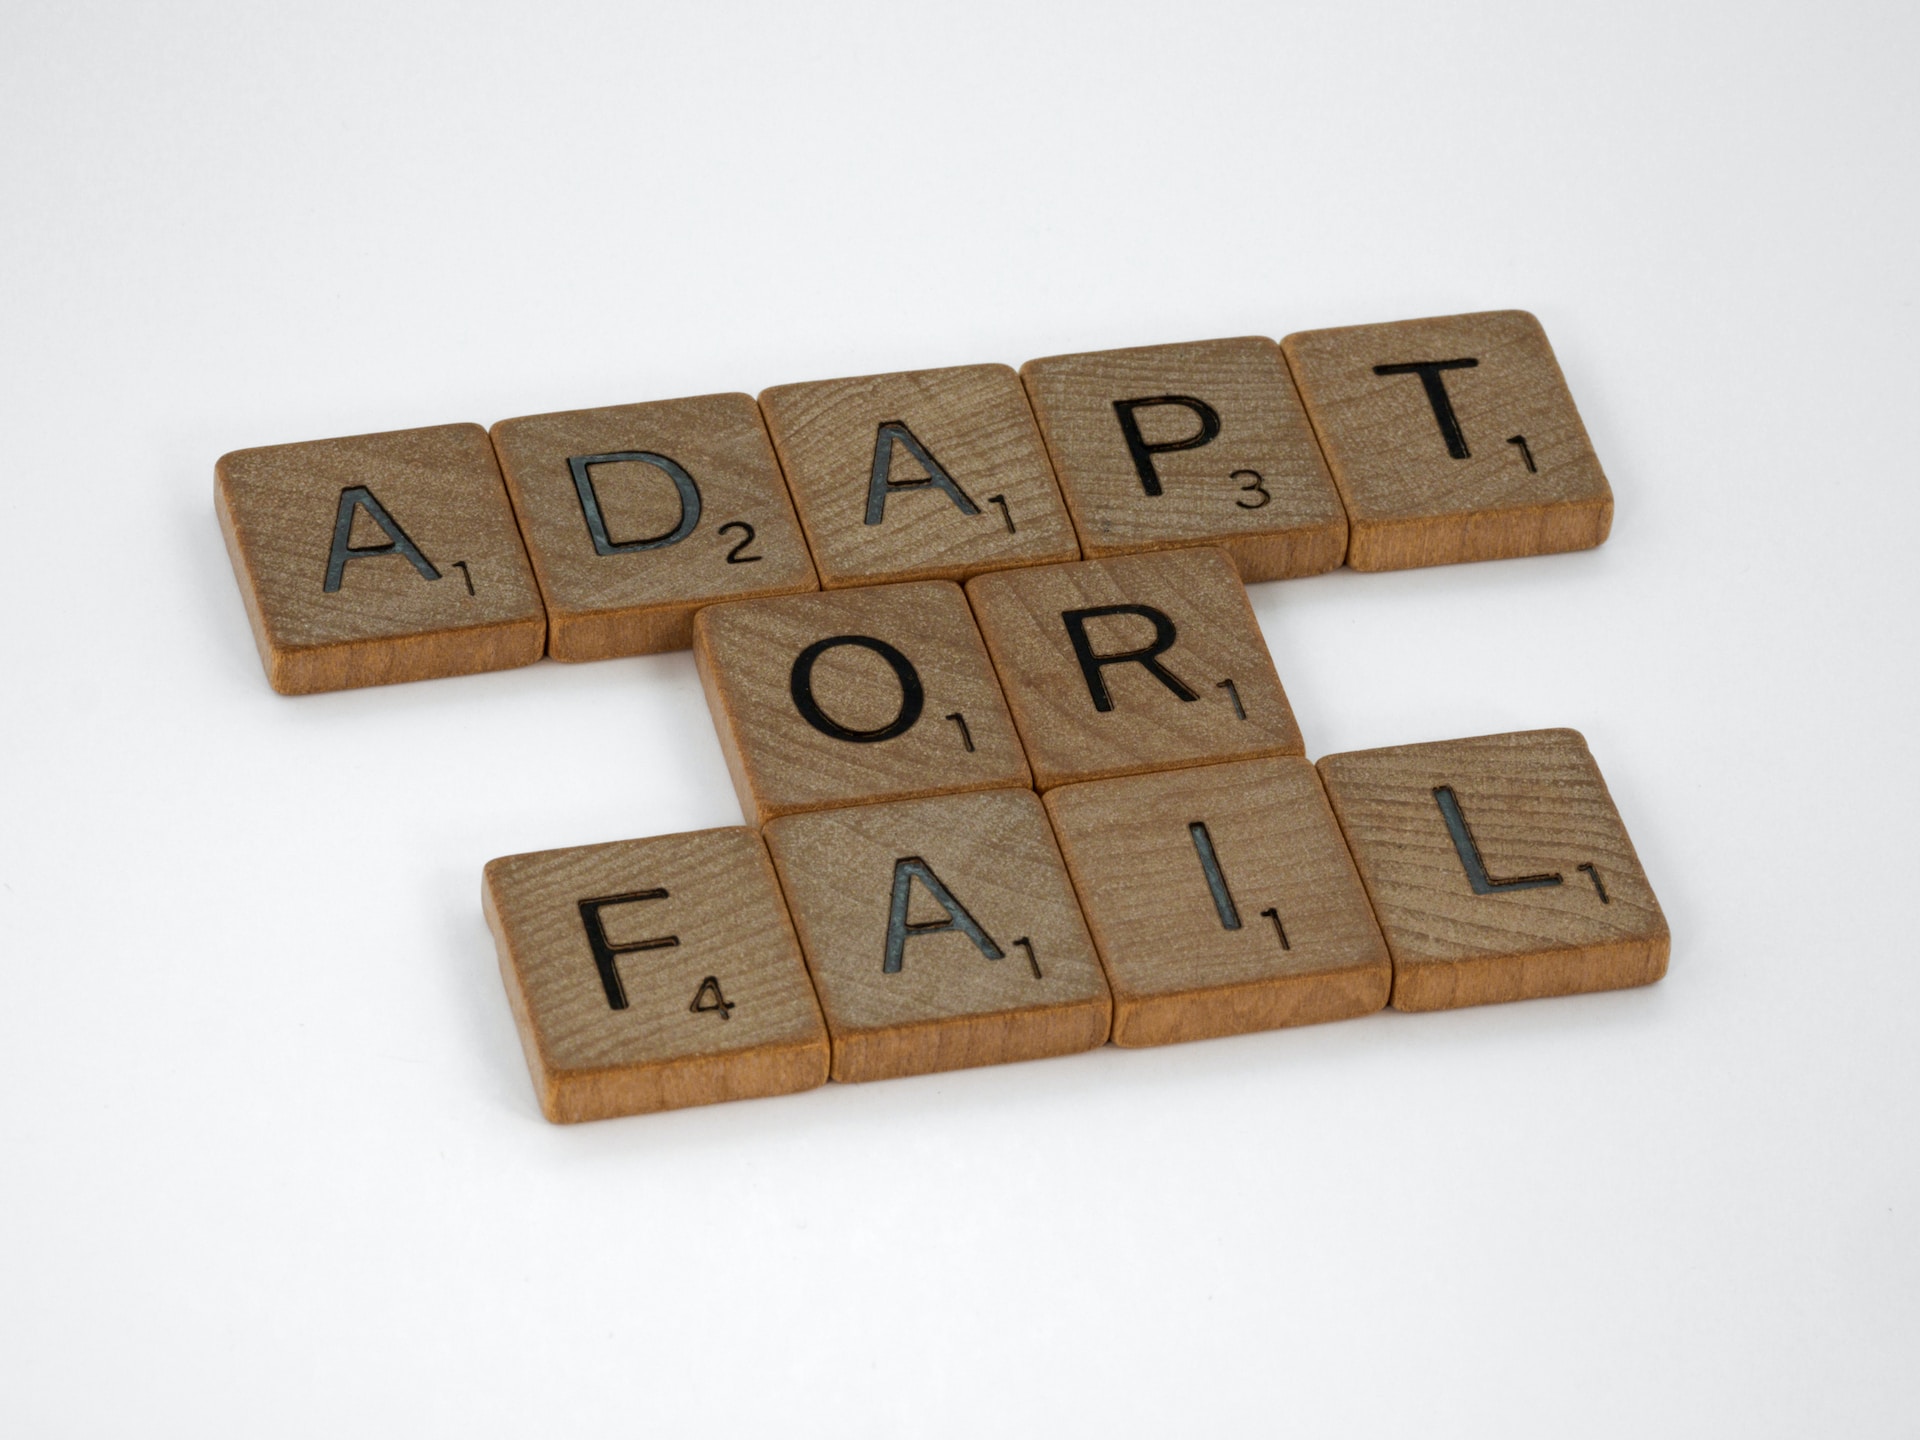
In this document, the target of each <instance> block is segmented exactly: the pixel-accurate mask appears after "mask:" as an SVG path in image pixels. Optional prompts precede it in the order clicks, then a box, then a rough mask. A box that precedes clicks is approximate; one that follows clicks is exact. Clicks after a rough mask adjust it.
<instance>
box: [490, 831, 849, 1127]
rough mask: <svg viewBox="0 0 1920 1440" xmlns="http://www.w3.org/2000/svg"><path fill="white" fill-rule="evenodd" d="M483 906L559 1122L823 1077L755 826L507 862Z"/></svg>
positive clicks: (782, 911)
mask: <svg viewBox="0 0 1920 1440" xmlns="http://www.w3.org/2000/svg"><path fill="white" fill-rule="evenodd" d="M482 900H483V904H484V907H485V909H486V914H487V924H488V925H489V926H490V927H492V930H493V936H494V942H495V944H496V945H497V946H498V947H499V951H500V974H501V976H502V978H503V979H505V981H506V985H507V996H508V999H509V1000H510V1001H511V1002H512V1005H513V1016H514V1019H515V1021H516V1022H518V1024H519V1026H520V1042H521V1044H522V1046H524V1048H525V1049H526V1052H527V1066H528V1068H529V1069H530V1070H531V1071H532V1072H533V1083H534V1088H535V1089H536V1090H537V1091H538V1092H539V1096H540V1108H541V1110H543V1111H544V1112H545V1114H546V1117H547V1118H548V1119H549V1120H554V1121H560V1122H568V1121H574V1120H603V1119H606V1118H608V1117H610V1116H614V1115H638V1114H642V1113H645V1112H647V1111H650V1110H671V1109H675V1108H678V1107H679V1106H682V1105H706V1104H709V1103H711V1102H713V1101H716V1100H746V1099H751V1098H753V1097H755V1096H759V1095H784V1094H786V1093H788V1092H790V1091H794V1090H807V1089H811V1088H812V1087H814V1086H816V1085H822V1084H825V1083H826V1078H827V1057H828V1050H827V1032H826V1027H825V1025H824V1024H823V1023H822V1021H821V1018H820V1007H819V1005H818V1003H817V1002H816V1001H815V1000H814V995H813V986H812V983H811V982H810V981H809V980H808V979H807V971H806V966H805V964H804V963H803V962H802V960H801V957H800V947H799V945H798V944H797V943H796V942H795V939H794V934H793V926H792V925H791V924H790V923H789V921H788V919H787V908H786V903H785V901H784V900H782V899H781V896H780V887H779V882H778V881H777V880H776V879H775V878H774V873H773V866H772V865H771V864H770V863H769V862H768V860H767V852H766V849H765V847H764V846H763V845H762V844H761V843H760V837H759V836H758V835H756V834H754V832H753V831H751V830H747V829H744V828H741V827H737V826H736V827H733V828H731V829H725V830H700V831H696V832H694V833H693V834H689V835H661V836H656V837H654V838H653V839H650V840H622V841H617V842H615V843H614V844H611V845H582V846H579V847H577V848H575V849H569V850H543V851H540V852H538V853H536V854H531V855H509V856H507V857H506V858H504V859H500V860H495V861H492V862H491V863H490V864H488V866H487V868H486V878H485V883H484V885H483V888H482Z"/></svg>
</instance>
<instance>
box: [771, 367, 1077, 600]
mask: <svg viewBox="0 0 1920 1440" xmlns="http://www.w3.org/2000/svg"><path fill="white" fill-rule="evenodd" d="M760 408H761V410H762V411H763V412H764V413H765V415H766V417H767V429H768V430H769V432H771V434H772V435H773V443H774V448H775V449H776V450H778V451H779V454H780V464H781V465H782V467H784V469H785V470H786V475H787V484H788V485H789V486H790V487H791V489H792V491H793V499H794V504H795V505H796V506H797V507H798V508H799V511H800V523H801V524H802V525H803V526H804V527H805V528H806V532H807V540H808V542H809V544H810V545H811V546H812V547H813V559H814V563H815V564H816V565H817V566H818V567H819V570H820V583H821V585H823V586H824V587H825V588H827V589H829V590H834V589H838V588H840V587H842V586H848V585H873V584H878V583H880V582H883V581H889V580H922V579H943V580H964V579H965V578H966V577H967V576H969V575H977V574H979V573H981V572H982V571H985V570H1000V569H1005V568H1006V567H1008V566H1013V565H1038V564H1042V563H1044V562H1046V561H1050V560H1074V559H1078V558H1079V555H1080V547H1079V544H1078V542H1077V541H1076V540H1075V539H1074V534H1073V522H1072V521H1071V520H1070V519H1068V517H1067V508H1066V506H1065V505H1064V504H1063V503H1062V502H1061V499H1060V489H1059V487H1058V486H1057V485H1056V484H1055V483H1054V479H1053V469H1052V467H1051V466H1050V465H1049V464H1048V463H1047V450H1046V446H1045V445H1043V444H1042V443H1041V441H1040V432H1039V430H1038V429H1037V428H1036V427H1035V425H1034V423H1033V411H1032V410H1031V408H1029V406H1028V405H1027V397H1026V392H1025V391H1024V390H1022V389H1021V388H1020V377H1019V376H1018V375H1016V374H1014V372H1013V371H1012V370H1010V369H1008V368H1007V367H1006V366H1005V365H962V366H956V367H954V368H953V369H949V370H917V371H913V372H910V373H907V374H899V375H867V376H862V377H859V378H857V379H850V380H817V381H810V382H807V383H805V384H800V385H776V386H774V387H773V388H772V389H770V390H766V391H763V392H762V393H761V395H760Z"/></svg>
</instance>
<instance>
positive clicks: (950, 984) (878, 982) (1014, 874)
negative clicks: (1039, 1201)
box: [766, 790, 1109, 1080]
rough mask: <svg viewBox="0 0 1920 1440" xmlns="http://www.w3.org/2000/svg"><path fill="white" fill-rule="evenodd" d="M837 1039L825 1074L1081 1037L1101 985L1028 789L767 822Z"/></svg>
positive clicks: (1095, 1023)
mask: <svg viewBox="0 0 1920 1440" xmlns="http://www.w3.org/2000/svg"><path fill="white" fill-rule="evenodd" d="M766 836H767V845H768V847H769V848H770V849H771V850H772V851H773V860H774V864H775V865H777V866H778V867H779V870H780V883H781V884H782V885H783V886H784V887H785V889H786V893H787V903H788V905H789V906H790V908H791V910H792V914H793V921H794V925H795V927H796V928H797V929H798V930H799V932H800V943H801V946H802V947H803V948H804V949H805V951H806V956H807V967H808V969H809V970H810V971H811V972H812V974H813V983H814V988H815V989H816V990H817V991H818V992H819V995H820V1007H821V1009H822V1010H823V1011H825V1013H826V1017H827V1029H828V1031H829V1033H830V1034H831V1035H832V1037H833V1078H834V1079H836V1080H884V1079H889V1078H891V1077H894V1076H899V1075H920V1074H925V1073H926V1072H928V1071H933V1070H957V1069H961V1068H963V1067H965V1066H969V1065H998V1064H1002V1063H1004V1062H1007V1061H1012V1060H1034V1059H1038V1058H1040V1057H1041V1056H1044V1055H1065V1054H1068V1053H1070V1052H1072V1051H1076V1050H1091V1049H1093V1048H1094V1047H1095V1046H1097V1045H1100V1044H1102V1043H1103V1042H1104V1041H1105V1040H1106V1038H1107V1025H1108V1020H1109V1003H1108V998H1107V982H1106V980H1105V979H1104V978H1103V977H1102V975H1101V971H1100V961H1099V959H1098V957H1097V956H1096V955H1095V954H1094V949H1093V942H1092V940H1091V939H1089V938H1088V935H1087V927H1086V925H1085V923H1084V922H1083V921H1082V920H1081V918H1080V907H1079V905H1078V904H1077V903H1075V901H1074V897H1073V886H1072V885H1071V884H1070V883H1069V881H1068V879H1067V872H1066V867H1065V866H1063V865H1062V864H1061V862H1060V852H1059V849H1058V848H1057V847H1056V846H1055V844H1054V840H1053V832H1052V830H1051V829H1049V828H1048V825H1047V817H1046V813H1045V812H1044V811H1043V810H1042V809H1041V808H1040V801H1039V799H1038V798H1037V797H1036V796H1035V795H1034V793H1033V792H1032V791H1031V790H996V791H991V792H988V793H986V794H981V795H954V796H943V797H941V798H938V799H932V800H905V801H897V802H894V803H892V804H887V805H862V806H858V807H855V808H852V809H846V810H822V811H815V812H814V813H812V814H808V815H793V816H789V817H787V818H785V819H781V820H775V821H774V822H773V823H772V824H770V825H768V826H767V830H766Z"/></svg>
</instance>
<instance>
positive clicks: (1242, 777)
mask: <svg viewBox="0 0 1920 1440" xmlns="http://www.w3.org/2000/svg"><path fill="white" fill-rule="evenodd" d="M1046 805H1047V813H1048V814H1049V815H1050V816H1052V817H1053V826H1054V832H1055V834H1056V835H1058V836H1059V839H1060V849H1061V851H1062V853H1063V854H1064V855H1065V856H1066V860H1067V868H1068V870H1069V871H1070V872H1071V873H1072V875H1073V885H1074V889H1075V891H1077V892H1078V894H1079V896H1080V905H1081V909H1082V910H1083V911H1084V912H1085V914H1086V917H1087V924H1088V925H1089V926H1090V927H1091V929H1092V931H1093V936H1094V940H1095V941H1096V942H1097V943H1098V945H1099V947H1100V959H1101V962H1102V963H1103V964H1104V965H1105V966H1106V971H1107V981H1108V983H1109V984H1110V985H1111V986H1112V988H1113V1043H1114V1044H1116V1045H1128V1046H1131V1045H1165V1044H1169V1043H1172V1042H1175V1041H1181V1040H1204V1039H1207V1038H1209V1037H1211V1036H1215V1035H1238V1034H1242V1033H1244V1032H1246V1031H1250V1030H1272V1029H1275V1028H1277V1027H1279V1026H1283V1025H1310V1024H1314V1023H1316V1022H1318V1021H1322V1020H1344V1019H1347V1018H1349V1017H1351V1016H1355V1015H1366V1014H1370V1013H1372V1012H1373V1011H1375V1010H1378V1009H1379V1008H1380V1007H1381V1006H1383V1005H1385V1004H1386V1003H1387V992H1388V990H1389V988H1390V987H1391V985H1392V980H1393V967H1392V964H1391V962H1390V961H1389V959H1388V956H1387V947H1386V943H1385V942H1384V941H1383V940H1382V939H1381V938H1380V927H1379V926H1378V925H1377V924H1375V923H1374V918H1373V909H1372V907H1371V906H1370V905H1369V904H1368V903H1367V892H1366V891H1365V890H1364V889H1363V888H1362V887H1361V884H1360V877H1359V876H1358V875H1357V874H1355V873H1354V868H1353V859H1352V857H1351V856H1349V855H1348V853H1347V846H1346V842H1345V841H1344V840H1342V839H1341V838H1340V827H1339V826H1338V825H1337V824H1336V823H1335V822H1334V818H1333V811H1332V810H1330V809H1329V808H1328V807H1327V798H1326V795H1325V793H1324V792H1323V791H1322V790H1321V788H1320V779H1319V777H1318V776H1317V775H1316V774H1315V773H1314V768H1313V766H1312V765H1311V764H1310V763H1308V761H1307V760H1306V759H1304V758H1302V757H1298V756H1280V757H1276V758H1273V759H1266V760H1242V761H1236V762H1234V763H1233V764H1228V765H1202V766H1197V767H1195V768H1193V769H1188V770H1171V771H1163V772H1161V773H1159V774H1156V775H1132V776H1128V777H1126V778H1124V779H1120V780H1096V781H1093V782H1091V783H1089V784H1084V785H1063V786H1061V787H1060V788H1059V789H1057V790H1050V791H1048V792H1047V799H1046Z"/></svg>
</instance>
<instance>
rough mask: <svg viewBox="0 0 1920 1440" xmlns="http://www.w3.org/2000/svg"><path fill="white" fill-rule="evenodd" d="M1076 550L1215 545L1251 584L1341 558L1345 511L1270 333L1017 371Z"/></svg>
mask: <svg viewBox="0 0 1920 1440" xmlns="http://www.w3.org/2000/svg"><path fill="white" fill-rule="evenodd" d="M1020 378H1021V380H1022V381H1024V382H1025V383H1026V387H1027V395H1028V397H1029V398H1030V399H1031V400H1032V401H1033V412H1034V415H1035V416H1036V417H1037V418H1038V420H1039V422H1040V433H1041V435H1042V436H1044V437H1045V439H1046V442H1047V453H1048V454H1049V455H1051V456H1052V458H1053V470H1054V474H1055V475H1057V476H1058V477H1059V480H1060V489H1061V492H1062V494H1064V495H1065V497H1066V501H1067V508H1068V510H1069V511H1071V512H1072V515H1073V523H1074V528H1075V529H1076V530H1077V531H1079V534H1080V550H1081V553H1082V554H1084V555H1085V556H1087V558H1089V559H1093V558H1096V557H1099V556H1103V555H1123V554H1126V553H1128V552H1130V551H1137V550H1161V549H1167V548H1169V547H1173V546H1182V545H1218V546H1220V547H1221V548H1222V549H1223V550H1225V551H1226V552H1227V554H1228V555H1230V556H1232V557H1233V561H1234V564H1236V565H1237V566H1238V567H1239V569H1240V578H1241V579H1243V580H1246V581H1249V582H1251V581H1254V580H1282V579H1285V578H1287V577H1288V576H1293V575H1317V574H1319V573H1320V572H1321V571H1323V570H1332V569H1334V568H1336V567H1337V566H1338V565H1339V564H1340V562H1341V561H1342V560H1343V559H1345V558H1346V554H1347V512H1346V510H1345V509H1344V508H1343V507H1342V506H1341V504H1340V495H1339V492H1338V491H1336V490H1335V489H1334V488H1333V479H1332V477H1331V476H1329V475H1328V474H1327V466H1326V462H1325V461H1324V460H1322V459H1321V458H1320V446H1319V443H1318V442H1317V441H1316V440H1315V439H1314V438H1313V427H1312V426H1311V425H1309V424H1308V423H1307V416H1306V411H1304V410H1303V409H1302V408H1301V406H1300V396H1299V394H1298V392H1296V391H1295V389H1294V386H1293V377H1292V376H1291V375H1290V374H1289V373H1288V372H1287V363H1286V360H1285V359H1284V358H1283V357H1282V356H1281V354H1280V347H1279V346H1278V345H1275V344H1274V343H1273V341H1271V340H1268V339H1266V338H1265V337H1264V336H1258V335H1250V336H1246V337H1244V338H1242V339H1237V340H1203V341H1200V342H1198V343H1195V344H1187V345H1148V346H1142V347H1141V348H1139V349H1134V350H1104V351H1099V352H1097V353H1094V354H1088V355H1054V356H1051V357H1049V358H1047V359H1044V360H1029V361H1028V362H1027V363H1026V364H1024V365H1022V366H1021V367H1020Z"/></svg>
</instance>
